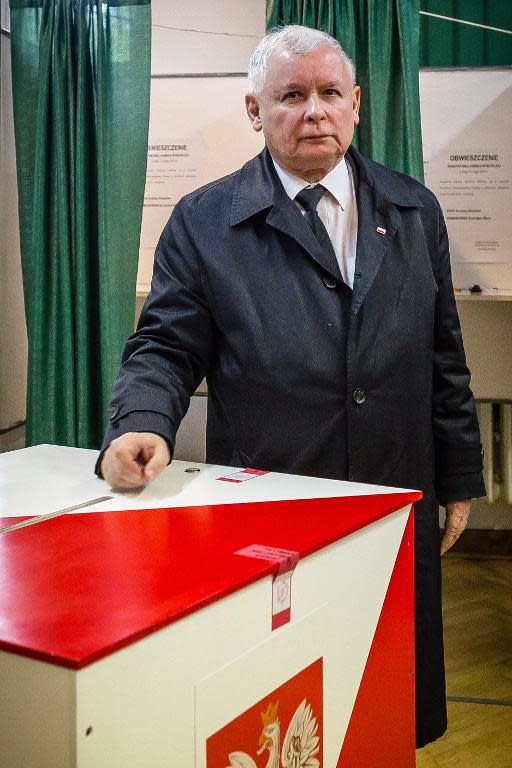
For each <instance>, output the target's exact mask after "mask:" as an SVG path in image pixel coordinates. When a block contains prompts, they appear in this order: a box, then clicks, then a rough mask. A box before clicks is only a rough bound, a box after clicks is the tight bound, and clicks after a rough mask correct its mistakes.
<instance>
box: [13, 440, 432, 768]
mask: <svg viewBox="0 0 512 768" xmlns="http://www.w3.org/2000/svg"><path fill="white" fill-rule="evenodd" d="M95 457H96V453H95V452H94V451H84V450H79V449H73V448H60V447H56V446H38V447H36V448H29V449H25V450H23V451H17V452H13V453H10V454H4V455H3V456H0V488H1V491H2V496H1V502H0V503H1V506H0V517H1V521H0V522H1V525H2V528H1V530H2V533H0V766H1V768H146V767H147V768H227V767H229V766H237V768H254V766H257V768H260V767H261V768H281V767H282V768H317V767H318V768H319V767H320V766H323V767H324V768H338V767H341V768H391V766H392V767H393V768H413V766H414V761H415V757H414V755H415V751H414V740H415V737H414V616H413V614H414V610H413V543H412V539H413V530H412V526H413V522H412V504H413V502H414V501H415V500H416V499H418V498H419V496H420V494H419V493H417V492H415V491H404V490H400V489H392V488H383V487H377V486H370V485H360V484H355V483H348V482H339V481H335V480H319V479H316V478H308V477H297V476H292V475H284V474H277V473H272V472H266V473H262V472H258V471H255V470H250V469H245V470H237V469H234V468H232V467H219V466H211V465H203V464H191V463H187V462H182V461H176V462H173V464H172V465H171V466H169V467H168V468H167V469H166V471H165V472H164V473H163V475H162V476H160V477H159V478H158V479H157V480H155V481H154V483H152V484H151V485H150V486H148V487H147V488H146V489H144V490H143V491H142V492H139V493H138V494H132V495H122V494H114V493H113V492H112V491H110V489H109V488H108V486H107V484H106V483H104V482H103V481H101V480H99V479H97V478H95V477H93V476H92V474H91V473H92V468H93V465H94V460H95ZM105 497H110V498H106V499H105ZM102 498H103V500H102V501H95V500H97V499H102ZM88 502H89V504H88ZM94 502H95V503H94ZM80 504H81V505H86V506H82V507H81V508H79V509H75V510H74V511H66V510H68V509H69V508H70V507H76V506H77V505H80ZM87 504H88V505H87ZM55 512H58V514H55Z"/></svg>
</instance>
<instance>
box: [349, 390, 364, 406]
mask: <svg viewBox="0 0 512 768" xmlns="http://www.w3.org/2000/svg"><path fill="white" fill-rule="evenodd" d="M352 400H353V401H354V403H356V405H362V404H363V403H364V402H366V392H365V391H364V389H359V387H358V388H357V389H354V391H353V392H352Z"/></svg>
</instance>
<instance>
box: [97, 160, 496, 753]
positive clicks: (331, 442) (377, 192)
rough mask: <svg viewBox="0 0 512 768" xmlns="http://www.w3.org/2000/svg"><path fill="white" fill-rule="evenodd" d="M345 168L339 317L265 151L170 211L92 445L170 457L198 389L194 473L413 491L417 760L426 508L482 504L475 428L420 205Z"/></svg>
mask: <svg viewBox="0 0 512 768" xmlns="http://www.w3.org/2000/svg"><path fill="white" fill-rule="evenodd" d="M347 160H348V162H349V163H350V164H351V167H352V169H353V172H354V174H355V178H356V182H357V185H356V186H357V204H358V215H359V229H358V240H357V260H356V270H355V280H354V288H353V294H352V297H351V302H349V310H348V313H346V312H345V311H342V309H343V306H344V307H345V309H346V306H347V305H346V291H347V290H348V289H347V288H346V286H343V285H342V280H341V275H340V273H339V269H338V266H337V264H336V263H333V262H332V261H330V259H329V257H328V256H327V255H326V254H325V253H324V252H323V251H322V249H321V248H320V246H319V244H318V242H317V241H316V239H315V237H314V235H313V233H312V232H311V230H310V228H309V226H308V224H307V223H306V221H305V220H304V218H303V216H302V215H301V213H300V211H299V210H298V209H297V207H296V206H295V204H294V203H293V202H292V201H291V200H290V199H289V198H288V196H287V195H286V193H285V192H284V189H283V187H282V185H281V183H280V181H279V179H278V177H277V175H276V173H275V169H274V167H273V164H272V161H271V158H270V156H269V154H268V152H267V151H266V150H264V151H263V152H262V153H261V154H260V155H258V157H256V158H254V159H253V160H251V161H249V162H248V163H247V164H246V165H245V166H244V167H243V168H242V169H241V170H240V171H238V172H236V173H234V174H232V175H230V176H227V177H226V178H224V179H220V180H219V181H216V182H214V183H212V184H209V185H207V186H206V187H203V188H202V189H200V190H198V191H196V192H194V193H192V194H190V195H187V196H186V197H185V198H184V199H183V200H181V202H180V203H179V204H178V205H177V206H176V208H175V210H174V212H173V214H172V216H171V218H170V220H169V222H168V224H167V226H166V228H165V230H164V232H163V234H162V236H161V238H160V242H159V244H158V247H157V251H156V257H155V268H154V275H153V282H152V289H151V293H150V295H149V297H148V299H147V301H146V304H145V306H144V309H143V312H142V315H141V318H140V322H139V327H138V330H137V332H136V333H135V334H134V335H133V336H132V337H131V338H130V339H129V340H128V342H127V345H126V350H125V354H124V358H123V364H122V366H121V370H120V374H119V377H118V380H117V384H116V387H115V393H114V398H113V401H112V405H111V411H110V419H109V426H108V430H107V434H106V437H105V445H107V444H108V443H109V442H110V441H111V440H112V439H113V438H114V437H117V436H118V435H120V434H122V433H124V432H126V431H154V432H157V433H159V434H161V435H162V436H164V437H165V438H166V440H167V441H168V442H169V444H170V446H171V447H172V445H173V444H174V438H175V433H176V430H177V428H178V426H179V424H180V422H181V419H182V417H183V416H184V414H185V412H186V410H187V407H188V403H189V398H190V395H191V394H192V393H193V392H194V390H195V388H196V387H197V385H198V384H199V382H200V381H201V379H202V378H203V376H205V375H206V377H207V380H208V428H207V461H208V462H212V463H220V464H230V465H234V466H254V467H259V468H262V469H264V468H267V469H272V470H274V471H285V472H292V473H300V474H309V475H315V476H319V477H332V478H339V479H350V480H354V481H361V482H370V483H379V484H384V485H394V486H402V487H410V488H420V489H421V490H422V491H423V492H424V495H425V499H424V501H423V502H422V503H421V504H419V505H418V507H417V510H416V530H417V539H416V564H417V571H416V596H417V613H418V615H419V618H418V634H417V648H418V654H419V656H420V657H421V660H422V669H423V670H424V672H421V671H420V670H418V680H419V681H420V682H421V686H419V687H421V691H419V692H418V742H419V743H421V742H423V743H425V742H426V741H429V740H431V739H432V738H435V737H437V736H439V735H440V733H442V731H443V730H444V727H445V726H444V723H445V714H444V688H443V680H444V678H443V667H442V634H441V619H440V587H439V584H440V581H439V551H438V550H439V528H438V519H437V502H436V497H437V499H439V500H440V501H441V502H443V501H448V500H456V499H465V498H470V497H472V496H480V495H483V494H484V493H485V490H484V487H483V481H482V474H481V466H482V465H481V454H480V440H479V431H478V423H477V419H476V415H475V407H474V402H473V397H472V394H471V391H470V389H469V373H468V370H467V367H466V363H465V358H464V351H463V346H462V338H461V333H460V326H459V320H458V317H457V311H456V307H455V301H454V295H453V288H452V282H451V273H450V263H449V252H448V239H447V234H446V228H445V224H444V221H443V216H442V213H441V210H440V208H439V205H438V203H437V200H436V199H435V197H434V196H433V195H432V193H431V192H429V191H428V190H427V189H426V188H425V187H423V186H422V185H421V184H419V183H418V182H416V181H415V180H413V179H412V178H410V177H408V176H404V175H402V174H399V173H396V172H394V171H391V170H389V169H387V168H385V167H383V166H381V165H379V164H377V163H375V162H372V161H370V160H368V159H365V158H363V157H361V155H359V153H358V152H357V151H356V150H355V149H354V148H351V149H350V150H349V153H348V156H347ZM333 286H334V287H333ZM341 338H343V339H345V340H346V346H345V344H341V342H340V339H341ZM343 436H344V437H343ZM345 440H346V442H345ZM342 452H346V454H347V456H346V459H347V462H346V464H345V463H344V462H342V461H341V460H340V456H341V454H342ZM342 467H343V469H342ZM432 637H435V638H436V640H435V642H434V643H432V641H431V638H432ZM426 638H428V642H427V640H426ZM427 645H428V648H427ZM424 646H425V647H424Z"/></svg>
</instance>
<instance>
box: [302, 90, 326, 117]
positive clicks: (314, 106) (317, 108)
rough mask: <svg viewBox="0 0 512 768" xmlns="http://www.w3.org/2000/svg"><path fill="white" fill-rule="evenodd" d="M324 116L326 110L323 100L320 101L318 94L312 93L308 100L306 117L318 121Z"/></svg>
mask: <svg viewBox="0 0 512 768" xmlns="http://www.w3.org/2000/svg"><path fill="white" fill-rule="evenodd" d="M324 117H325V112H324V109H323V106H322V102H321V101H320V99H319V97H318V94H316V93H312V94H311V95H310V96H309V98H308V99H307V101H306V113H305V118H306V120H312V121H313V122H315V123H316V122H318V121H319V120H323V118H324Z"/></svg>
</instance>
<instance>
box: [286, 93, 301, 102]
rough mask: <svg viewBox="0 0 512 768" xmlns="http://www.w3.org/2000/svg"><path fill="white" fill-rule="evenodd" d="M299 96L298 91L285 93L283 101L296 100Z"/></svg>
mask: <svg viewBox="0 0 512 768" xmlns="http://www.w3.org/2000/svg"><path fill="white" fill-rule="evenodd" d="M299 96H300V94H299V92H298V91H288V93H285V95H284V96H283V100H284V101H290V100H293V99H298V98H299Z"/></svg>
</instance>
